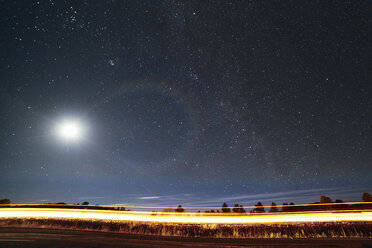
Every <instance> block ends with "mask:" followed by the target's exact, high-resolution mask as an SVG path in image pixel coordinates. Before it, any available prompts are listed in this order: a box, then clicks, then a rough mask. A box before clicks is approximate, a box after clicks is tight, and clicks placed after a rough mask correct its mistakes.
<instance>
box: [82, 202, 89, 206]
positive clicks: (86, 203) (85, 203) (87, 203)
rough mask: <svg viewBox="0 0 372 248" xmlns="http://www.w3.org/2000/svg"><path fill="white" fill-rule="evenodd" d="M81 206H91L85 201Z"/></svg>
mask: <svg viewBox="0 0 372 248" xmlns="http://www.w3.org/2000/svg"><path fill="white" fill-rule="evenodd" d="M81 205H89V202H87V201H85V202H83V203H82V204H81Z"/></svg>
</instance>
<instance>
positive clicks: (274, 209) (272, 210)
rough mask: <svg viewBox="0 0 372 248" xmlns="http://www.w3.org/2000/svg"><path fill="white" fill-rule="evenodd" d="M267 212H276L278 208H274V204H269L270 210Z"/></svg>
mask: <svg viewBox="0 0 372 248" xmlns="http://www.w3.org/2000/svg"><path fill="white" fill-rule="evenodd" d="M269 212H270V213H275V212H278V208H277V207H276V203H275V202H272V203H271V208H270V210H269Z"/></svg>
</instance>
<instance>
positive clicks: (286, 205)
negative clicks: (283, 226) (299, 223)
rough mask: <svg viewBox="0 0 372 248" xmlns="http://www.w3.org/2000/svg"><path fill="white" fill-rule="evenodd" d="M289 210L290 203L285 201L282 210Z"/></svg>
mask: <svg viewBox="0 0 372 248" xmlns="http://www.w3.org/2000/svg"><path fill="white" fill-rule="evenodd" d="M287 211H288V203H287V202H284V203H283V204H282V212H287Z"/></svg>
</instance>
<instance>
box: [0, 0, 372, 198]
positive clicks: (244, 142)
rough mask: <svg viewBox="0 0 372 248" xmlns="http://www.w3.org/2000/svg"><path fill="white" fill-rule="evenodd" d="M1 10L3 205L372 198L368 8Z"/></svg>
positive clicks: (50, 5)
mask: <svg viewBox="0 0 372 248" xmlns="http://www.w3.org/2000/svg"><path fill="white" fill-rule="evenodd" d="M1 5H2V7H1V10H0V12H1V13H0V16H1V34H2V35H1V38H0V51H1V54H2V55H1V57H0V66H1V68H0V104H1V105H0V106H1V108H0V114H1V116H0V118H1V119H0V198H10V199H11V200H13V202H57V201H64V202H70V203H75V202H81V201H83V200H85V199H87V200H88V201H91V202H92V203H106V204H107V203H110V204H111V203H126V204H131V203H135V204H168V203H169V204H175V203H176V202H183V203H185V204H187V203H189V204H193V205H198V203H199V204H209V203H210V204H217V203H218V202H219V201H223V200H225V201H231V202H234V201H239V203H241V204H248V203H250V202H253V201H256V200H265V199H266V200H268V201H270V199H269V198H270V197H272V198H273V199H277V200H278V201H282V200H283V201H284V199H282V198H280V197H283V198H285V197H288V200H287V201H291V199H294V200H295V201H297V202H305V201H310V200H311V201H315V200H316V199H318V195H321V194H323V192H324V194H325V193H328V194H330V196H331V197H332V198H335V197H338V198H343V199H344V200H359V199H360V196H361V194H362V193H363V192H364V191H371V190H372V181H371V177H372V170H371V166H372V153H371V151H372V139H371V137H372V113H371V110H372V94H371V88H372V87H371V82H372V73H371V51H372V50H371V44H372V39H371V19H370V13H369V12H368V2H367V1H353V2H352V3H351V2H348V1H337V2H332V1H310V2H309V1H280V2H277V1H273V2H270V1H265V2H260V1H232V2H230V1H215V2H213V1H158V2H155V1H141V2H137V1H128V2H127V1H105V2H104V1H54V0H50V1H1ZM64 119H78V120H79V121H80V122H81V123H82V125H83V127H84V129H85V134H84V135H83V136H84V137H83V139H82V140H81V141H79V142H66V141H63V140H61V139H58V137H56V136H57V135H56V131H55V127H56V126H58V124H59V123H61V121H62V120H64ZM280 192H282V193H280ZM309 192H311V195H309ZM143 197H145V198H143ZM146 197H150V198H146ZM239 197H240V198H239ZM221 203H222V202H221ZM279 203H280V202H279ZM218 205H219V204H218Z"/></svg>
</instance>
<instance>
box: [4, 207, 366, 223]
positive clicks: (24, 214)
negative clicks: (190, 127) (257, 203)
mask: <svg viewBox="0 0 372 248" xmlns="http://www.w3.org/2000/svg"><path fill="white" fill-rule="evenodd" d="M0 218H53V219H80V220H106V221H139V222H158V223H188V224H259V223H266V224H270V223H272V224H274V223H275V224H278V223H283V224H284V223H305V222H348V221H350V222H355V221H363V222H372V211H371V210H358V211H350V210H348V211H343V210H339V211H335V210H334V211H321V212H296V213H275V214H274V213H265V214H248V215H224V214H216V213H215V214H205V213H163V212H156V214H155V213H153V212H148V211H116V210H92V209H55V208H0Z"/></svg>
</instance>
